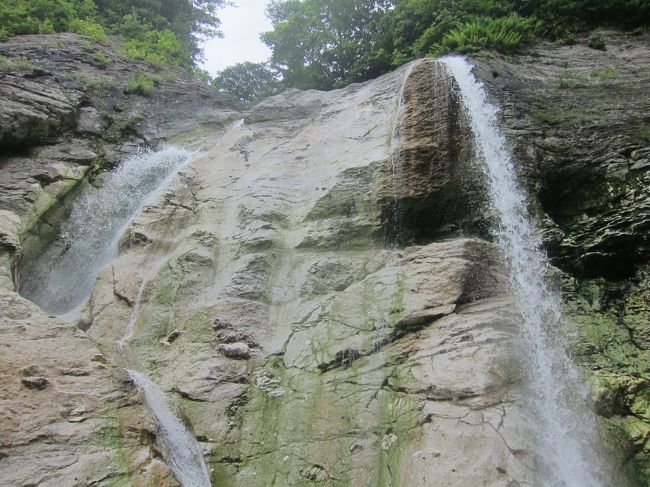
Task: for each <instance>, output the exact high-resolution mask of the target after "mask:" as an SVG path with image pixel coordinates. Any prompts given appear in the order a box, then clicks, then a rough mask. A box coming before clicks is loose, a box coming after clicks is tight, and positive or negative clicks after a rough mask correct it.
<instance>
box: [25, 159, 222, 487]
mask: <svg viewBox="0 0 650 487" xmlns="http://www.w3.org/2000/svg"><path fill="white" fill-rule="evenodd" d="M193 155H194V154H193V153H192V152H189V151H186V150H184V149H181V148H177V147H167V148H165V149H163V150H161V151H159V152H152V151H143V152H142V153H140V154H138V155H136V156H133V157H132V158H130V159H128V160H127V161H126V162H124V163H123V164H122V165H121V166H120V167H119V168H118V169H117V170H115V171H114V172H112V173H110V174H109V175H108V176H107V177H106V179H105V180H104V182H103V185H102V186H101V187H100V188H98V189H91V190H89V191H88V192H87V193H85V194H84V195H82V196H81V197H80V198H79V199H77V200H76V201H75V202H74V203H73V206H72V211H71V214H70V218H69V219H68V220H67V221H66V222H65V223H64V224H63V225H62V228H61V232H60V235H59V238H58V239H57V240H56V241H55V242H53V243H52V245H50V247H48V248H47V249H46V250H45V251H44V252H43V253H42V254H41V255H39V256H38V257H37V258H36V259H34V260H33V261H30V262H28V263H26V264H27V265H26V266H25V267H24V268H23V269H21V271H22V272H21V277H22V282H21V286H20V291H21V294H22V295H23V296H25V297H27V298H29V299H31V300H32V301H34V302H35V303H36V304H38V305H39V306H41V308H43V309H45V310H46V311H49V312H51V313H56V314H59V315H60V316H65V315H66V314H67V313H69V312H71V310H74V309H75V308H78V307H80V306H83V302H84V301H85V300H86V298H87V297H88V295H89V293H90V290H91V288H92V285H93V283H94V282H95V279H96V277H97V275H98V273H99V272H100V271H101V269H102V268H103V267H104V266H106V265H107V264H108V263H110V262H111V261H112V260H113V259H114V258H115V257H117V254H118V240H119V238H120V236H121V235H122V234H123V233H124V230H125V229H126V226H127V225H128V224H129V222H130V221H131V220H132V219H133V217H135V216H136V215H137V214H138V213H139V211H140V210H141V209H142V208H143V207H144V206H145V205H146V204H147V203H148V202H149V201H151V200H152V199H153V197H154V196H155V195H156V194H158V192H159V191H161V190H162V189H163V188H165V187H166V186H167V185H168V184H169V182H170V181H171V179H172V178H173V177H174V176H175V175H176V173H177V172H178V171H179V170H180V169H181V168H182V167H183V166H185V165H186V164H187V163H188V162H189V161H190V160H191V159H192V156H193ZM153 270H155V266H154V267H153V268H152V269H151V270H150V271H149V274H147V275H150V274H151V273H152V272H153ZM147 282H148V278H144V279H143V280H142V283H141V285H140V287H139V289H138V292H137V295H136V298H135V301H134V304H133V308H132V311H131V316H130V318H129V321H128V323H127V325H126V329H125V332H124V335H123V336H122V337H121V339H120V340H119V341H118V342H117V347H118V350H119V351H121V352H123V353H124V352H125V350H124V348H125V347H124V345H125V344H126V343H127V342H128V341H129V339H130V338H131V336H132V334H133V330H134V326H135V323H136V321H137V319H138V316H139V315H140V308H141V300H142V297H143V293H144V290H145V287H146V284H147ZM126 361H127V362H128V357H126ZM127 372H128V373H129V375H130V376H131V379H132V380H133V382H134V383H135V384H136V385H137V386H138V387H139V388H140V389H142V390H143V391H144V396H145V401H146V404H147V406H148V407H149V409H150V410H151V412H152V413H153V415H154V416H155V417H156V421H157V422H158V425H159V428H160V436H161V439H162V441H163V444H164V446H165V448H166V450H167V451H166V455H165V458H166V459H167V460H168V461H169V464H170V467H171V468H172V470H173V471H174V473H175V474H176V476H177V478H178V480H179V482H180V483H181V484H182V485H183V487H209V486H210V485H211V484H210V474H209V472H208V468H207V466H206V464H205V461H204V460H203V455H202V453H201V449H200V447H199V445H198V443H197V442H196V440H195V439H194V437H193V436H192V434H190V433H189V432H188V431H187V429H186V428H185V426H184V425H183V423H182V422H181V421H180V419H179V417H178V415H177V414H176V413H175V412H174V410H173V409H172V408H171V407H170V405H169V404H168V402H167V400H166V398H165V394H164V393H163V392H162V391H161V390H160V389H159V388H158V387H157V386H156V385H155V384H154V383H153V382H152V381H151V380H150V379H149V378H148V377H146V376H145V375H144V374H142V373H140V372H137V371H135V370H130V369H128V370H127Z"/></svg>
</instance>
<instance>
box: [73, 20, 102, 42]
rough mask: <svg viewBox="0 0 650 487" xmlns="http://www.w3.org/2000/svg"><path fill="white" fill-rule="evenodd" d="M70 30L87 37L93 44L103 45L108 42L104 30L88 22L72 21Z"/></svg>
mask: <svg viewBox="0 0 650 487" xmlns="http://www.w3.org/2000/svg"><path fill="white" fill-rule="evenodd" d="M70 30H71V31H72V32H75V33H77V34H81V35H83V36H86V37H89V38H90V39H92V40H93V41H95V42H99V43H102V44H103V43H105V42H106V41H108V35H106V31H105V30H104V28H103V27H102V26H101V25H99V24H96V23H95V22H92V21H90V20H81V19H74V20H72V21H71V22H70Z"/></svg>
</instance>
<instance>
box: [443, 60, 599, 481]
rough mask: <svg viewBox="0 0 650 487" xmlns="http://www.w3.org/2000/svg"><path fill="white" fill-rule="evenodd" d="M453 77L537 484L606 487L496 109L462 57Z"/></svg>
mask: <svg viewBox="0 0 650 487" xmlns="http://www.w3.org/2000/svg"><path fill="white" fill-rule="evenodd" d="M441 62H442V63H444V64H445V65H446V66H447V69H448V70H449V72H450V73H451V75H452V76H453V77H454V78H455V80H456V82H457V84H458V87H459V88H460V95H461V97H462V99H463V102H464V105H465V107H466V110H467V114H468V117H469V120H470V123H471V127H472V131H473V133H474V139H475V144H476V150H477V154H478V156H479V157H480V159H482V163H483V166H484V171H485V174H486V176H487V180H488V183H489V191H490V200H491V205H492V207H493V209H494V210H495V212H496V215H497V217H498V219H499V225H498V228H496V229H495V233H496V236H497V238H498V242H499V244H500V245H501V247H502V248H503V250H504V251H505V254H506V256H507V258H508V260H509V265H510V273H511V286H512V289H513V291H514V294H515V297H516V301H517V305H518V308H519V311H520V313H521V315H522V317H523V320H524V327H525V329H524V335H525V336H524V337H525V339H526V341H527V342H528V343H527V345H528V348H529V349H528V350H526V351H525V352H524V353H525V354H526V356H527V357H526V360H528V362H529V363H528V367H529V371H528V373H529V375H530V378H529V380H530V387H531V391H532V392H531V396H532V398H531V403H532V406H531V407H532V411H529V414H530V417H531V420H532V422H534V425H533V429H534V433H535V434H536V448H537V451H536V452H535V453H536V455H537V457H538V459H539V461H540V463H541V465H539V467H540V468H539V470H540V474H539V475H540V477H541V479H540V482H541V483H543V484H544V485H552V486H567V487H577V486H581V487H582V486H584V487H588V486H599V485H611V484H610V483H609V481H607V480H605V479H606V477H607V476H606V473H605V472H604V467H603V464H602V463H601V461H600V460H599V456H598V453H597V447H596V445H597V443H598V439H597V437H596V435H597V427H596V421H595V416H594V415H593V413H592V412H591V411H590V410H589V409H588V406H587V405H588V404H589V400H588V397H587V389H586V387H585V386H584V385H583V384H582V383H581V381H580V377H579V374H578V372H577V369H576V367H575V366H574V365H573V363H572V362H571V360H570V359H569V357H568V356H567V354H566V352H565V350H564V343H563V340H562V335H563V331H562V327H563V324H564V320H563V316H562V310H561V299H560V296H559V295H558V294H557V293H555V292H553V290H552V289H551V288H550V287H549V285H548V282H547V271H548V262H547V258H546V254H545V253H544V251H543V249H542V239H541V236H540V232H539V229H538V228H536V225H535V224H534V223H533V221H532V219H531V218H530V217H529V214H528V210H527V197H526V193H525V191H524V189H523V188H522V187H521V186H520V185H519V184H518V183H517V181H516V171H515V165H514V161H513V159H512V156H511V154H510V151H509V150H508V148H507V144H506V141H505V138H504V137H503V135H502V134H501V132H500V131H499V129H498V124H497V113H498V109H497V108H496V107H495V106H494V105H492V104H491V103H489V102H488V99H487V95H486V93H485V90H484V88H483V85H482V83H480V82H479V81H478V80H477V79H476V78H475V77H474V75H473V74H472V72H471V71H472V65H471V64H470V63H469V62H467V61H466V60H465V59H464V58H462V57H458V56H449V57H445V58H442V59H441Z"/></svg>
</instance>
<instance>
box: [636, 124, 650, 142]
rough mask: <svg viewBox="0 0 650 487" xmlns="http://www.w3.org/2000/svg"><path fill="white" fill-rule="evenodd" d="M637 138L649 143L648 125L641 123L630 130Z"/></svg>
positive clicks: (649, 131)
mask: <svg viewBox="0 0 650 487" xmlns="http://www.w3.org/2000/svg"><path fill="white" fill-rule="evenodd" d="M632 133H633V134H634V136H635V138H637V139H638V140H640V141H641V142H643V143H644V144H650V125H642V126H640V127H637V128H635V129H634V131H633V132H632Z"/></svg>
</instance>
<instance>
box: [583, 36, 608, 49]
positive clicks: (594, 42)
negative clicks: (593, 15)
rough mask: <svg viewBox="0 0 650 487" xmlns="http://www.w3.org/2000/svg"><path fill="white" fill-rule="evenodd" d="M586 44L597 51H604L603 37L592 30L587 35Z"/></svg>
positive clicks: (605, 47)
mask: <svg viewBox="0 0 650 487" xmlns="http://www.w3.org/2000/svg"><path fill="white" fill-rule="evenodd" d="M587 45H588V46H589V47H591V48H592V49H597V50H599V51H606V50H607V45H606V44H605V38H604V37H603V35H602V34H601V33H599V32H594V33H593V34H591V35H590V36H589V40H588V41H587Z"/></svg>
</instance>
